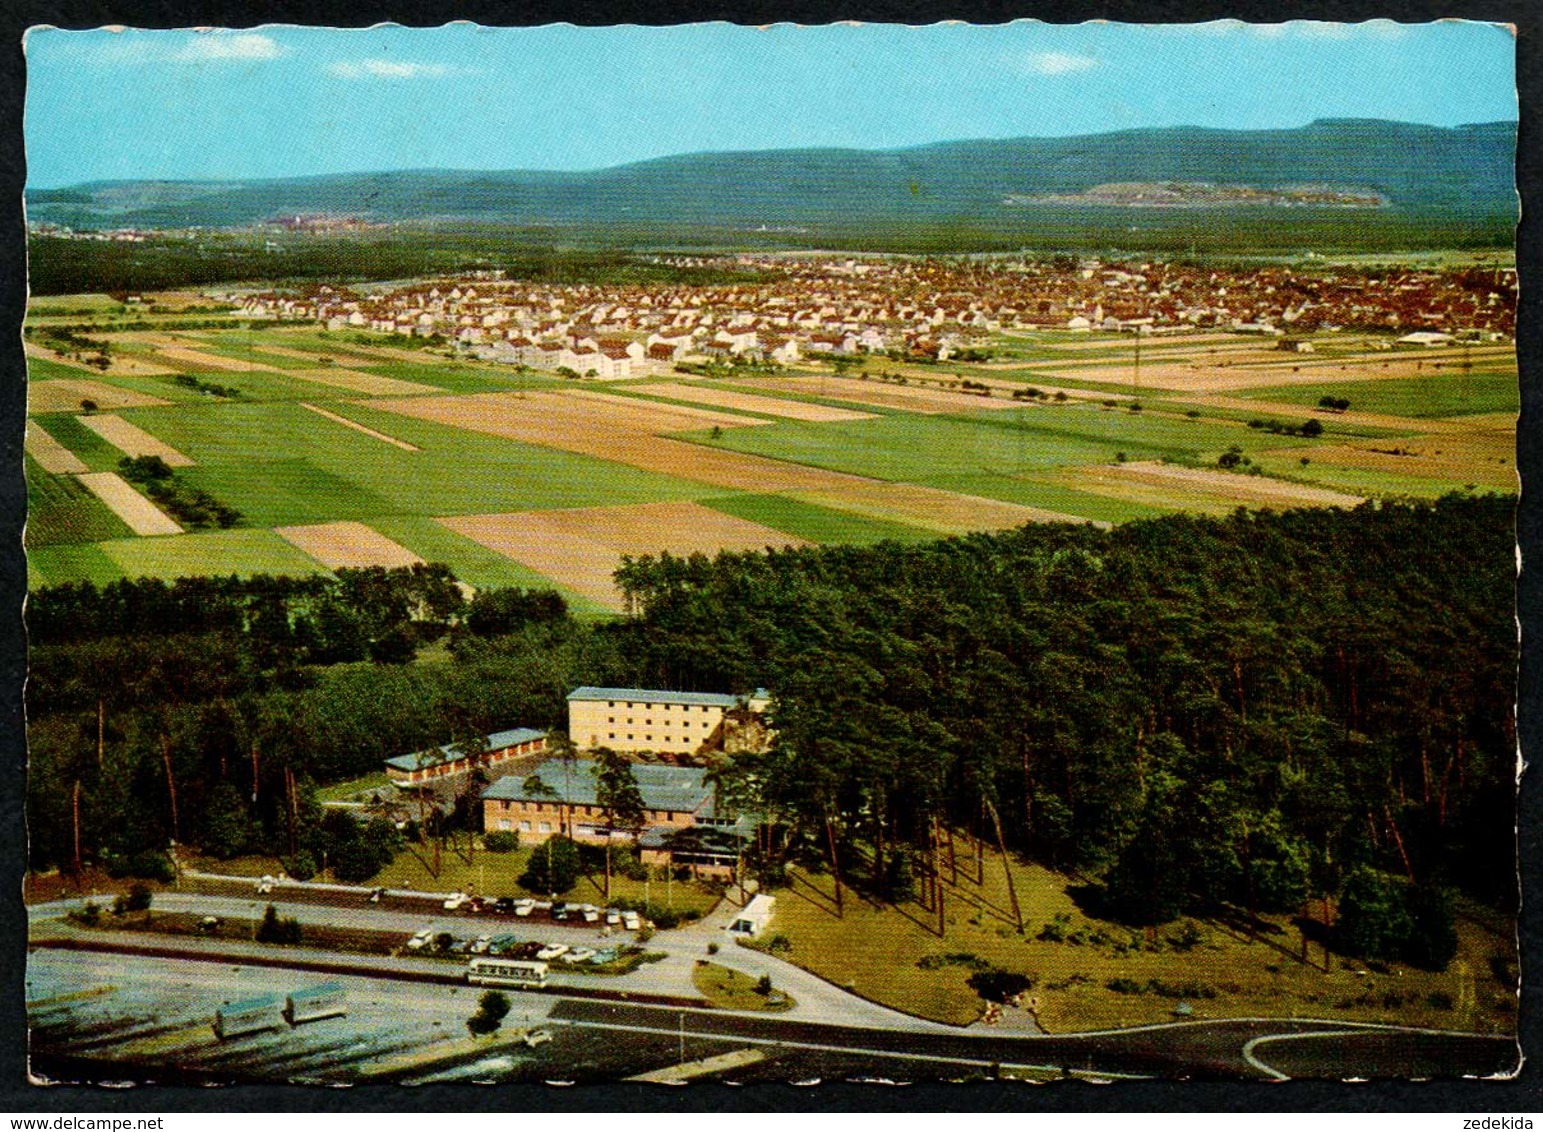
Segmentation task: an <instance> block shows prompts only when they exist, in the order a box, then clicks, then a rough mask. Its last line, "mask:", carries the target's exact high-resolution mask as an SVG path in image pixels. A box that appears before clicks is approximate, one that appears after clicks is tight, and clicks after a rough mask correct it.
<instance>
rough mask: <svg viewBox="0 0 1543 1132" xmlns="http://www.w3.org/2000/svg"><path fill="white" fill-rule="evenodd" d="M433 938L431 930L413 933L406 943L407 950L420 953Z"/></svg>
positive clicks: (426, 929) (425, 929) (432, 930)
mask: <svg viewBox="0 0 1543 1132" xmlns="http://www.w3.org/2000/svg"><path fill="white" fill-rule="evenodd" d="M433 938H434V929H433V928H424V929H423V930H422V931H421V932H415V933H414V934H413V937H412V939H410V940H408V941H407V947H408V950H410V951H422V950H423V949H424V948H425V947H427V946H428V945H429V941H430V940H431V939H433Z"/></svg>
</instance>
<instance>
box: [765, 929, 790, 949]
mask: <svg viewBox="0 0 1543 1132" xmlns="http://www.w3.org/2000/svg"><path fill="white" fill-rule="evenodd" d="M766 950H767V951H770V952H771V953H772V954H773V955H791V954H793V941H792V940H791V939H789V938H788V937H787V936H785V935H783V934H782V933H781V932H778V933H777V934H776V935H774V936H772V937H771V939H769V940H767V941H766Z"/></svg>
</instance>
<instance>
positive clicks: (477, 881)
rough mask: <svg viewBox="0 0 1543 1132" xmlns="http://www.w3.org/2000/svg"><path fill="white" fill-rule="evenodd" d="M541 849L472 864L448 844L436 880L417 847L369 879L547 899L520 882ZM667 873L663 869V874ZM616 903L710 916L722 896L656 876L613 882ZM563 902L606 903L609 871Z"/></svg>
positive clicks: (428, 857) (584, 879) (480, 855)
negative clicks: (622, 901)
mask: <svg viewBox="0 0 1543 1132" xmlns="http://www.w3.org/2000/svg"><path fill="white" fill-rule="evenodd" d="M538 851H539V847H538V848H537V849H528V848H527V849H517V850H515V851H514V852H513V853H489V852H487V851H486V850H482V849H479V850H478V851H477V852H476V854H475V855H474V859H473V861H472V862H470V863H468V862H467V861H466V859H465V857H463V856H462V855H461V854H459V853H456V852H455V851H453V850H452V849H451V848H450V847H449V846H448V845H447V846H446V847H445V849H444V850H443V851H442V852H441V853H440V862H439V863H440V870H439V875H438V876H437V877H436V876H435V875H434V874H433V873H432V872H430V870H429V866H430V865H432V863H433V861H434V850H433V847H432V846H428V845H413V846H410V847H409V848H407V849H404V850H402V852H400V853H398V854H397V856H396V860H394V861H392V862H391V864H389V865H387V866H386V867H385V868H384V869H382V870H381V871H380V872H378V873H376V874H375V876H374V877H372V878H371V879H370V880H369V882H368V883H369V884H371V885H383V886H385V887H387V888H410V889H416V890H418V891H419V892H468V893H471V894H473V895H478V896H538V897H541V898H542V899H547V898H548V897H549V896H550V894H549V893H546V892H532V891H530V890H528V889H526V888H523V887H521V885H520V882H519V878H520V876H521V874H523V873H524V872H525V866H526V864H527V863H528V862H529V861H530V855H531V853H532V852H538ZM661 871H662V870H661ZM611 896H612V898H613V899H625V900H635V901H642V900H644V899H645V898H646V899H648V900H651V901H652V902H653V903H655V904H657V905H661V906H667V907H673V908H674V909H675V910H676V911H677V912H695V913H696V914H697V915H698V916H702V915H705V914H706V913H707V911H708V910H709V909H711V908H712V906H713V905H714V904H716V903H717V902H718V894H717V893H715V892H713V891H711V890H710V889H708V888H705V887H703V886H701V885H698V884H696V883H694V882H692V881H681V880H677V881H670V882H666V881H665V880H664V879H662V878H659V877H656V878H655V879H654V880H653V881H651V882H645V881H641V880H629V879H628V878H626V877H623V876H617V875H613V876H612V877H611ZM557 897H558V899H566V900H570V901H577V902H579V903H584V904H601V905H603V904H604V901H605V871H604V870H603V869H596V870H595V871H594V872H593V873H592V874H590V875H588V876H580V877H579V881H578V883H577V884H576V885H574V886H573V888H572V889H570V890H569V891H567V892H559V893H558V894H557Z"/></svg>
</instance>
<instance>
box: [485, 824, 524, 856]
mask: <svg viewBox="0 0 1543 1132" xmlns="http://www.w3.org/2000/svg"><path fill="white" fill-rule="evenodd" d="M482 847H483V848H484V849H486V850H487V851H488V852H489V853H513V852H514V851H515V850H516V849H518V848H519V847H520V835H519V834H518V833H516V832H514V830H512V829H500V830H495V831H494V832H492V833H489V834H487V835H485V836H484V837H483V838H482Z"/></svg>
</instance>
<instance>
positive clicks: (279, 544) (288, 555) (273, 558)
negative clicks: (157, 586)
mask: <svg viewBox="0 0 1543 1132" xmlns="http://www.w3.org/2000/svg"><path fill="white" fill-rule="evenodd" d="M101 551H102V553H103V554H104V555H106V557H107V558H108V560H109V561H111V562H112V563H113V565H114V566H116V567H117V569H118V572H119V573H120V574H122V575H123V576H124V577H128V578H143V577H156V578H181V577H193V576H197V575H200V574H214V575H222V574H239V575H241V576H242V577H246V576H249V575H252V574H288V575H291V576H303V575H306V574H325V573H327V569H326V567H324V566H322V565H321V563H319V562H317V561H316V560H315V559H313V558H311V557H309V556H307V555H305V554H302V553H301V552H300V551H298V550H296V549H295V548H294V547H293V546H291V545H290V544H289V543H287V542H285V541H284V540H283V539H282V538H280V537H279V536H278V535H276V534H274V533H273V532H272V531H260V530H229V531H201V532H199V533H197V534H184V535H165V536H162V537H159V538H132V539H118V540H115V541H112V542H104V543H102V544H101Z"/></svg>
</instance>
